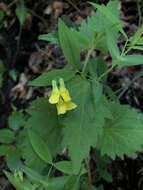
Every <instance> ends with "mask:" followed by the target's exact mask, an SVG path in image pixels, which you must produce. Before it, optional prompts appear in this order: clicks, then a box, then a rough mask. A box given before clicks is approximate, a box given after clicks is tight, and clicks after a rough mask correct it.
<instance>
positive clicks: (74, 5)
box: [66, 0, 81, 14]
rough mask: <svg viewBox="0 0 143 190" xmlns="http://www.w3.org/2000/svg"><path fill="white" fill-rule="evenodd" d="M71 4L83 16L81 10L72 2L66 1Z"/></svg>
mask: <svg viewBox="0 0 143 190" xmlns="http://www.w3.org/2000/svg"><path fill="white" fill-rule="evenodd" d="M66 1H67V2H68V3H69V4H71V5H72V6H73V7H74V8H75V9H76V10H77V11H78V12H79V13H80V14H81V11H80V9H79V8H78V7H77V6H76V5H75V4H74V3H73V2H72V1H71V0H66Z"/></svg>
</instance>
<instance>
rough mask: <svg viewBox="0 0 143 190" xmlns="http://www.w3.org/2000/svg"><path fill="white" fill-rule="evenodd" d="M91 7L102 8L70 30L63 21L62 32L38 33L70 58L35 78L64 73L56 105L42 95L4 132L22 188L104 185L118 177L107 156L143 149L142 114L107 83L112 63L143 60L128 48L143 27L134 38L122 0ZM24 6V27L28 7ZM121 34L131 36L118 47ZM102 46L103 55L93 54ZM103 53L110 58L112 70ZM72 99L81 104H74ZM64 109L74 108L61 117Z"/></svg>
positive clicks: (14, 177) (66, 189) (67, 189)
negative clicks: (92, 156)
mask: <svg viewBox="0 0 143 190" xmlns="http://www.w3.org/2000/svg"><path fill="white" fill-rule="evenodd" d="M92 5H93V6H94V8H96V13H95V14H94V15H93V16H91V17H88V18H87V20H84V21H83V22H82V23H81V25H80V26H78V27H77V28H72V27H68V26H67V25H66V24H65V23H64V22H63V21H62V20H61V19H59V22H58V32H55V33H50V34H47V35H46V34H44V35H41V36H39V39H40V40H45V41H48V42H50V43H53V44H55V45H59V46H60V47H61V48H62V51H63V54H64V56H65V59H66V60H67V62H68V63H67V66H66V67H65V68H63V69H60V70H52V71H49V72H46V73H44V74H42V75H40V76H39V77H38V78H36V79H34V80H32V81H31V82H30V83H29V84H30V85H33V86H37V87H38V86H43V87H47V86H51V84H52V80H55V81H59V79H60V78H63V80H64V82H65V86H62V88H61V87H60V88H59V89H56V90H55V89H54V87H53V89H52V94H54V98H55V99H56V103H55V104H56V105H55V104H52V105H51V104H50V103H49V100H48V98H37V99H36V100H33V101H32V102H31V104H30V106H29V107H28V108H27V109H26V110H25V116H23V114H22V112H18V111H13V112H12V114H11V115H10V116H9V119H8V123H9V127H10V129H12V130H10V129H1V130H0V142H1V143H2V145H1V146H0V155H2V156H6V158H7V159H6V160H7V165H8V167H9V169H10V170H11V173H8V172H5V174H6V176H7V177H8V179H9V181H10V182H11V183H12V184H13V185H14V186H15V187H16V189H18V190H19V189H20V190H21V189H23V190H29V189H30V190H31V189H36V190H37V189H41V190H83V189H84V190H87V189H89V185H90V186H91V189H93V190H97V189H98V190H99V189H100V190H101V189H103V188H102V186H99V187H96V186H94V185H93V184H96V182H98V183H97V184H99V180H100V179H101V178H102V179H104V180H107V181H108V182H111V181H112V177H111V175H110V174H109V173H108V171H107V170H106V166H107V164H108V161H106V159H105V158H110V159H115V158H116V157H119V158H123V157H124V155H127V156H132V155H134V154H136V153H137V152H138V151H141V149H142V146H143V115H142V113H140V111H139V110H136V109H133V108H131V107H130V106H127V105H122V104H121V103H120V102H119V100H118V98H117V97H116V95H115V94H114V92H113V90H112V89H111V87H110V86H108V83H107V78H108V73H109V72H110V71H111V70H112V69H113V68H115V67H123V66H124V67H125V66H135V65H141V64H142V63H143V62H142V60H143V59H142V58H143V56H142V55H140V54H138V53H137V54H131V53H129V52H130V50H131V49H134V47H136V46H138V47H141V46H142V45H141V43H142V28H141V29H139V30H138V31H137V32H136V33H135V35H133V36H132V37H131V38H128V37H127V35H126V33H125V32H124V29H123V24H122V21H121V20H120V18H119V13H120V12H119V9H118V2H117V1H111V2H109V3H108V5H107V6H105V5H98V4H95V3H92ZM20 6H24V4H22V5H20ZM18 9H19V10H18V11H17V16H18V18H19V20H20V23H21V25H23V24H24V20H25V15H26V12H25V8H24V7H23V8H22V7H21V8H20V7H19V8H18ZM20 10H21V11H20ZM20 13H22V15H20ZM119 37H122V38H123V39H125V44H124V47H120V45H119V44H118V41H119ZM140 45H141V46H140ZM138 49H140V48H138ZM96 50H98V51H100V53H99V54H96V57H95V58H92V55H93V52H95V51H96ZM81 53H82V55H84V56H81ZM105 54H107V55H108V54H109V56H110V57H111V63H110V64H111V67H110V68H108V64H107V63H106V61H105V60H104V56H103V55H105ZM81 58H82V59H81ZM66 96H68V97H69V100H68V101H65V99H66V98H67V97H66ZM59 97H60V98H59ZM65 97H66V98H65ZM73 102H74V106H75V105H77V107H76V108H75V107H74V108H73V107H72V106H73ZM69 104H70V106H71V104H72V106H71V107H72V109H71V107H70V106H69ZM58 106H59V107H60V106H62V107H60V108H61V109H63V108H64V109H65V108H66V110H68V112H67V113H65V112H64V114H63V115H57V110H56V108H58ZM69 107H70V109H69ZM13 140H15V143H14V144H13ZM91 148H92V150H94V151H95V160H97V163H96V165H97V174H96V176H95V177H96V181H92V182H91V184H89V181H88V180H89V176H87V175H89V173H90V167H89V166H88V162H87V161H90V150H91ZM57 155H58V156H57ZM61 158H62V159H61ZM23 173H24V175H23ZM55 174H58V175H60V177H55V176H56V175H55Z"/></svg>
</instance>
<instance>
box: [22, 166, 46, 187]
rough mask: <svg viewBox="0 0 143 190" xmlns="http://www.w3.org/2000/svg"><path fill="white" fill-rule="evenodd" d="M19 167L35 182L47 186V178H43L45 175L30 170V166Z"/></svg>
mask: <svg viewBox="0 0 143 190" xmlns="http://www.w3.org/2000/svg"><path fill="white" fill-rule="evenodd" d="M21 169H22V170H23V172H24V173H25V174H26V175H27V176H28V177H29V178H30V179H31V180H32V181H35V182H36V183H40V184H42V185H44V186H45V187H48V186H49V183H48V180H46V179H45V176H42V175H41V174H39V173H38V172H36V171H34V170H32V169H31V168H28V167H26V166H24V165H22V166H21Z"/></svg>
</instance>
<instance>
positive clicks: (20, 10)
mask: <svg viewBox="0 0 143 190" xmlns="http://www.w3.org/2000/svg"><path fill="white" fill-rule="evenodd" d="M15 13H16V16H17V18H18V19H19V22H20V25H21V26H23V25H24V22H25V19H26V16H27V9H26V7H25V5H24V1H23V0H20V1H19V2H18V3H17V6H16V10H15Z"/></svg>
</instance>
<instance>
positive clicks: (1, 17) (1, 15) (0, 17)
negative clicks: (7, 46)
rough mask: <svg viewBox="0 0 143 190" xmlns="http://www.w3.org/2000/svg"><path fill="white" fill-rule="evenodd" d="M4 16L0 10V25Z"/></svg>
mask: <svg viewBox="0 0 143 190" xmlns="http://www.w3.org/2000/svg"><path fill="white" fill-rule="evenodd" d="M4 15H5V14H4V12H3V11H1V10H0V23H1V22H2V21H3V19H4Z"/></svg>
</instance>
